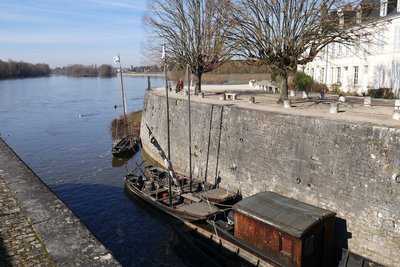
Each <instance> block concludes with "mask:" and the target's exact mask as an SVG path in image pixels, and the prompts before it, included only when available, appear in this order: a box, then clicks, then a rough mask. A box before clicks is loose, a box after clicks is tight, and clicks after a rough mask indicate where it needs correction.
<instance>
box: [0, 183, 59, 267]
mask: <svg viewBox="0 0 400 267" xmlns="http://www.w3.org/2000/svg"><path fill="white" fill-rule="evenodd" d="M0 266H26V267H28V266H55V261H54V259H53V257H51V255H50V254H49V253H48V252H47V250H46V248H45V247H44V244H43V243H42V242H41V240H40V239H39V237H38V236H37V234H36V232H35V230H34V229H33V226H32V224H31V222H30V221H29V219H28V218H27V217H26V216H25V214H24V213H23V211H22V210H21V208H20V207H19V205H18V202H17V200H16V199H15V198H14V197H13V195H12V193H11V191H10V189H9V188H8V187H7V185H6V183H5V181H4V179H3V177H2V176H0Z"/></svg>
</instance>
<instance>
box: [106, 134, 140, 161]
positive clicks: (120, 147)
mask: <svg viewBox="0 0 400 267" xmlns="http://www.w3.org/2000/svg"><path fill="white" fill-rule="evenodd" d="M137 151H139V142H138V141H137V140H134V139H130V140H128V138H127V137H124V138H122V139H121V140H119V141H118V142H117V143H116V144H115V145H114V146H113V148H112V150H111V153H112V155H113V156H114V157H116V158H130V157H132V156H133V155H135V153H136V152H137Z"/></svg>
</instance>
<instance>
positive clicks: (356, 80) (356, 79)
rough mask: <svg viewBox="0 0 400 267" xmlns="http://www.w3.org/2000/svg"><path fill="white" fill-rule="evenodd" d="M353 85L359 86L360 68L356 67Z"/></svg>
mask: <svg viewBox="0 0 400 267" xmlns="http://www.w3.org/2000/svg"><path fill="white" fill-rule="evenodd" d="M353 78H354V79H353V84H358V66H354V77H353Z"/></svg>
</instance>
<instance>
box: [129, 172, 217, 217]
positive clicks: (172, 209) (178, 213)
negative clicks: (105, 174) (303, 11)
mask: <svg viewBox="0 0 400 267" xmlns="http://www.w3.org/2000/svg"><path fill="white" fill-rule="evenodd" d="M125 190H126V191H127V193H128V194H130V195H132V196H134V197H136V198H138V199H140V200H142V201H144V202H145V203H147V204H149V205H150V206H152V207H154V208H156V209H158V210H161V211H162V212H164V213H166V214H168V215H170V216H172V217H174V218H176V219H179V220H185V221H191V222H194V221H199V220H206V219H207V218H208V217H209V216H210V215H212V214H214V213H216V212H218V209H216V208H215V207H214V206H213V209H214V210H213V211H210V212H209V213H207V214H203V215H201V214H195V213H192V212H188V211H187V210H180V209H179V208H177V207H176V206H168V205H166V204H165V203H162V202H160V201H159V200H157V199H155V198H153V197H151V196H150V195H148V194H146V193H144V192H143V191H141V190H139V189H138V188H137V187H136V186H135V185H134V183H133V182H132V180H131V178H130V177H129V176H128V177H125Z"/></svg>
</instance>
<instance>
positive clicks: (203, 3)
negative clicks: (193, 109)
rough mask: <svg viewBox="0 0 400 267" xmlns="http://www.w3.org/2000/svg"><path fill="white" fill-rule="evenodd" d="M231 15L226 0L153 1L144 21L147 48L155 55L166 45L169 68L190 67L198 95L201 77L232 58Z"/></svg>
mask: <svg viewBox="0 0 400 267" xmlns="http://www.w3.org/2000/svg"><path fill="white" fill-rule="evenodd" d="M231 14H232V13H231V3H230V1H229V0H152V1H150V3H149V6H148V10H147V13H146V14H145V15H144V17H143V20H144V23H145V25H146V27H147V29H148V33H149V34H150V35H149V36H148V42H147V43H146V44H147V45H148V46H147V48H148V49H150V51H153V55H154V51H157V52H158V51H160V47H161V45H163V44H165V45H166V52H167V60H168V62H169V64H172V65H174V66H175V67H178V68H180V69H186V67H187V66H189V69H190V72H191V73H192V74H193V75H194V76H195V81H196V93H198V92H200V91H201V77H202V74H203V73H207V72H210V71H212V70H214V69H215V68H217V67H218V66H220V65H221V64H223V63H224V62H226V61H227V60H228V59H230V58H231V56H232V53H231V49H232V46H230V45H228V41H229V39H228V33H229V32H230V31H228V30H229V27H230V22H231V20H230V18H231ZM156 46H158V49H155V47H156Z"/></svg>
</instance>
